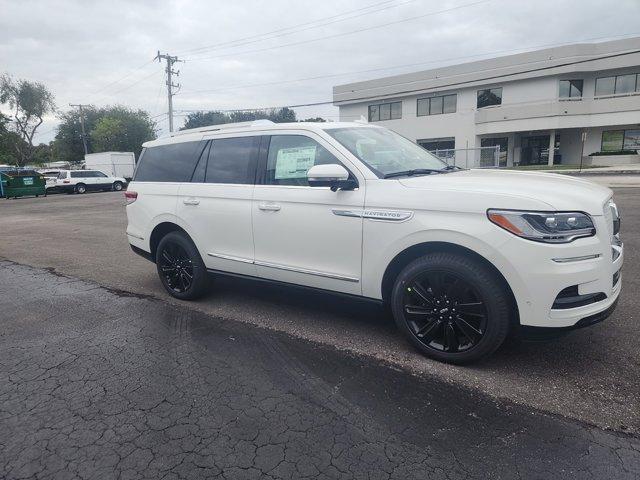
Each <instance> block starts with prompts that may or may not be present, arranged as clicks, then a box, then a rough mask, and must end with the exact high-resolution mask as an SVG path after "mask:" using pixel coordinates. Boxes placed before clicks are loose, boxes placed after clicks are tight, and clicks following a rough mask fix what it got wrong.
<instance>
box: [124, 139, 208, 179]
mask: <svg viewBox="0 0 640 480" xmlns="http://www.w3.org/2000/svg"><path fill="white" fill-rule="evenodd" d="M205 143H206V142H204V141H197V142H182V143H173V144H170V145H160V146H157V147H147V148H145V150H144V153H143V154H142V156H141V157H140V160H139V162H138V167H137V169H136V173H135V176H134V179H133V180H134V181H137V182H188V181H190V180H191V175H192V174H193V170H194V169H195V166H196V163H197V162H198V159H199V158H200V154H201V153H202V149H203V148H204V146H205Z"/></svg>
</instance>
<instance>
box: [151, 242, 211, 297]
mask: <svg viewBox="0 0 640 480" xmlns="http://www.w3.org/2000/svg"><path fill="white" fill-rule="evenodd" d="M156 268H157V270H158V276H159V277H160V281H161V282H162V286H163V287H164V288H165V290H166V291H167V292H168V293H169V295H171V296H173V297H175V298H179V299H180V300H195V299H197V298H200V297H202V296H203V295H204V294H206V293H207V292H208V290H209V285H210V282H209V276H208V273H207V269H206V267H205V266H204V262H203V261H202V257H200V254H199V253H198V249H197V248H196V246H195V245H194V244H193V242H192V241H191V239H190V238H189V237H188V236H187V235H186V234H184V233H183V232H169V233H168V234H166V235H165V236H164V237H162V240H160V243H158V248H157V249H156Z"/></svg>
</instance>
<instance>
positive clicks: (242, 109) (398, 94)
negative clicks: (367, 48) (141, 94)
mask: <svg viewBox="0 0 640 480" xmlns="http://www.w3.org/2000/svg"><path fill="white" fill-rule="evenodd" d="M634 53H640V50H630V51H626V52H616V53H612V54H609V55H602V56H600V57H596V58H588V59H582V60H574V61H571V62H565V63H560V64H557V65H548V66H545V67H537V68H532V69H528V70H521V71H518V72H513V73H503V74H498V75H492V76H488V77H484V78H476V79H473V80H465V81H461V82H453V83H448V84H443V85H438V86H437V87H432V88H424V87H423V88H415V89H409V90H403V91H399V92H395V93H393V94H384V95H368V96H365V97H356V98H350V99H348V100H344V101H345V102H357V101H362V100H371V99H378V98H380V97H397V96H400V95H408V94H411V93H418V92H423V91H425V90H432V89H435V88H437V89H439V90H442V89H446V88H448V87H456V86H462V85H465V84H469V83H476V82H483V81H487V80H497V79H500V78H504V77H512V76H516V75H522V74H525V73H534V72H541V71H545V70H550V69H553V68H561V67H567V66H570V65H579V64H583V63H588V62H596V61H598V60H606V59H608V58H616V57H622V56H625V55H632V54H634ZM539 62H540V60H536V61H533V62H525V63H522V64H520V65H527V64H532V63H539ZM440 78H445V77H440ZM393 85H394V84H389V85H385V87H388V86H393ZM395 85H398V84H395ZM338 102H339V101H338ZM333 103H334V101H333V100H328V101H319V102H310V103H301V104H297V105H280V106H272V107H253V108H239V109H228V110H216V111H220V112H246V111H253V110H274V109H279V108H302V107H316V106H320V105H333ZM202 111H203V110H202V109H199V110H179V112H182V113H194V112H202Z"/></svg>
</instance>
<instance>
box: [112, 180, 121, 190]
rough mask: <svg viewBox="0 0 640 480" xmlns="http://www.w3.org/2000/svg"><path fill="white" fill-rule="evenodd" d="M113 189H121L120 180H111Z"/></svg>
mask: <svg viewBox="0 0 640 480" xmlns="http://www.w3.org/2000/svg"><path fill="white" fill-rule="evenodd" d="M113 190H114V191H116V192H119V191H120V190H122V182H113Z"/></svg>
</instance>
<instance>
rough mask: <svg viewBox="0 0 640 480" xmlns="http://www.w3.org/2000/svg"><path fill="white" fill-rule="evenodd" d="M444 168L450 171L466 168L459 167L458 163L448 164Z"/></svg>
mask: <svg viewBox="0 0 640 480" xmlns="http://www.w3.org/2000/svg"><path fill="white" fill-rule="evenodd" d="M442 170H446V171H450V170H464V168H462V167H459V166H457V165H447V166H446V167H444V168H443V169H442Z"/></svg>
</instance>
